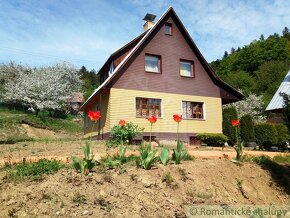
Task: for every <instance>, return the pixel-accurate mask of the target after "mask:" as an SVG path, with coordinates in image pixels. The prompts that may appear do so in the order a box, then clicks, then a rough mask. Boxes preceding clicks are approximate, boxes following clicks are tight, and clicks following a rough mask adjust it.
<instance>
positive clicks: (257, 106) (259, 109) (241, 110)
mask: <svg viewBox="0 0 290 218" xmlns="http://www.w3.org/2000/svg"><path fill="white" fill-rule="evenodd" d="M262 97H263V96H261V95H260V96H257V95H255V94H250V95H249V96H248V97H246V99H245V100H243V101H238V102H235V103H232V104H229V105H227V106H225V107H228V106H234V107H236V109H237V112H238V116H239V119H240V118H241V117H242V116H244V115H246V114H250V115H251V116H252V118H253V120H254V121H255V122H265V121H266V116H264V115H263V111H264V106H263V101H262Z"/></svg>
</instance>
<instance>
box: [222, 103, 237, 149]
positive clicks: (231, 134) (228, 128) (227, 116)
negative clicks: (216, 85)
mask: <svg viewBox="0 0 290 218" xmlns="http://www.w3.org/2000/svg"><path fill="white" fill-rule="evenodd" d="M237 119H238V114H237V110H236V108H235V107H228V108H225V109H223V133H224V134H225V135H226V136H227V137H228V143H229V144H230V145H234V144H236V141H237V139H236V131H235V128H233V127H232V125H231V121H232V120H237Z"/></svg>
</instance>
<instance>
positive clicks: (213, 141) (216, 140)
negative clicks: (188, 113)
mask: <svg viewBox="0 0 290 218" xmlns="http://www.w3.org/2000/svg"><path fill="white" fill-rule="evenodd" d="M197 139H198V140H201V141H202V142H204V143H206V144H207V145H208V146H224V144H225V142H227V141H228V137H227V136H225V135H224V134H219V133H202V134H198V135H197Z"/></svg>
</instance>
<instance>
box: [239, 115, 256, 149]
mask: <svg viewBox="0 0 290 218" xmlns="http://www.w3.org/2000/svg"><path fill="white" fill-rule="evenodd" d="M240 128H241V139H242V141H244V142H245V143H246V144H247V143H249V142H254V141H255V128H254V122H253V119H252V116H251V115H249V114H246V115H244V116H242V117H241V125H240Z"/></svg>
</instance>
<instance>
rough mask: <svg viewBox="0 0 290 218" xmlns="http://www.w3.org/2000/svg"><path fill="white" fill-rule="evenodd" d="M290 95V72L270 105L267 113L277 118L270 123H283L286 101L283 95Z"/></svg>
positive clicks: (273, 118) (271, 119) (270, 120)
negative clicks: (271, 113)
mask: <svg viewBox="0 0 290 218" xmlns="http://www.w3.org/2000/svg"><path fill="white" fill-rule="evenodd" d="M282 93H283V94H287V95H290V70H289V72H288V73H287V74H286V76H285V78H284V80H283V81H282V83H281V84H280V86H279V88H278V89H277V91H276V93H275V94H274V96H273V98H272V99H271V101H270V103H269V104H268V106H267V108H266V111H268V112H273V113H275V116H274V117H272V118H270V119H269V120H268V122H270V123H283V122H284V121H283V108H284V99H283V97H282V96H281V94H282Z"/></svg>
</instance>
